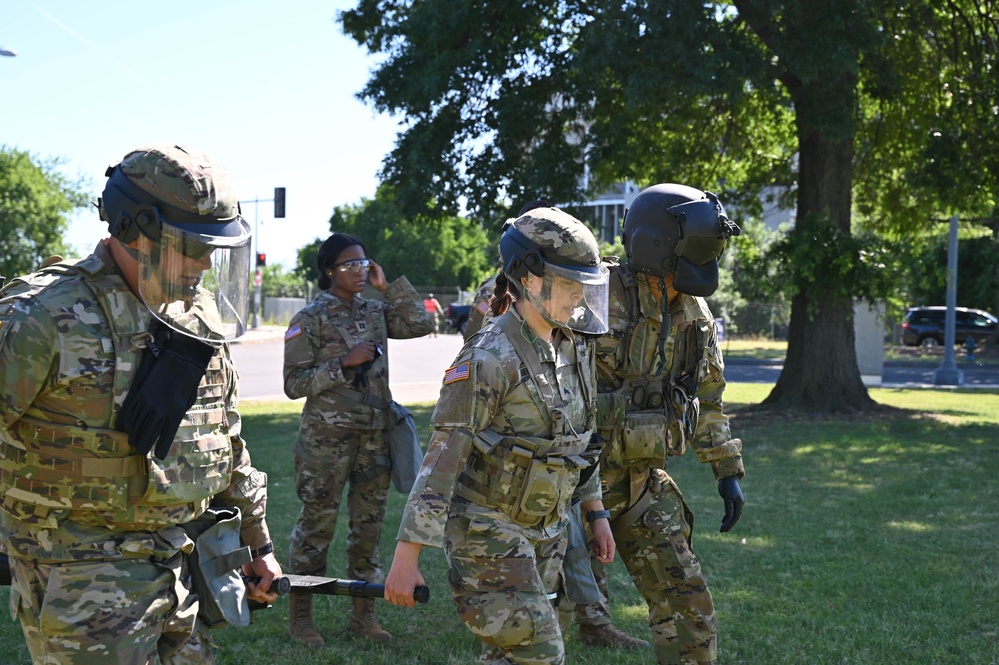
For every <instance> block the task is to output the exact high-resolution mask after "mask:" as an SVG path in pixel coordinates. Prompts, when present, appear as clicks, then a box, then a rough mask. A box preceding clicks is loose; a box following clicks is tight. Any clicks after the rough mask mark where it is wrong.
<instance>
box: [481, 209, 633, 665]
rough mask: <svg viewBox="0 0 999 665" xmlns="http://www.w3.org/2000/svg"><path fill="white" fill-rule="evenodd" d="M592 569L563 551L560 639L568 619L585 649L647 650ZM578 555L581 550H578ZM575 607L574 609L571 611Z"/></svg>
mask: <svg viewBox="0 0 999 665" xmlns="http://www.w3.org/2000/svg"><path fill="white" fill-rule="evenodd" d="M553 207H554V206H553V205H552V204H551V203H550V202H548V201H546V200H544V199H539V200H537V201H531V202H529V203H527V204H525V205H524V206H523V207H522V208H521V209H520V214H521V215H523V214H524V213H527V212H530V211H531V210H536V209H538V208H553ZM513 221H514V218H510V219H507V220H506V221H505V222H504V223H503V228H504V229H506V227H507V226H508V225H509V224H511V223H512V222H513ZM501 272H502V271H500V272H497V273H496V274H494V275H492V276H491V277H489V279H487V280H486V281H485V282H483V283H482V284H481V285H480V286H479V290H478V291H477V292H476V293H475V297H474V298H473V299H472V309H471V310H470V311H469V314H468V321H467V323H466V324H465V339H466V340H468V339H471V337H472V336H473V335H474V334H475V333H477V332H478V331H479V330H481V329H482V327H483V326H484V325H485V324H486V323H488V322H489V321H490V319H491V318H492V313H491V312H490V310H489V303H490V301H491V300H492V297H493V290H494V289H495V288H496V278H497V277H498V276H499V275H500V274H501ZM573 510H575V511H576V512H577V515H576V516H575V519H576V520H577V524H581V523H582V516H580V515H578V512H579V510H580V508H579V504H578V502H576V503H575V506H574V508H573ZM589 551H590V554H591V556H590V557H589V558H590V562H591V566H592V570H586V566H585V565H583V564H582V563H580V564H579V565H571V561H570V559H571V557H572V556H574V555H573V554H571V553H570V552H569V551H567V559H566V565H565V566H564V567H563V577H564V581H565V583H566V587H565V588H566V591H567V593H566V594H565V595H564V596H563V598H562V599H561V602H560V603H559V622H560V624H561V628H562V633H563V636H564V635H565V633H566V631H567V630H568V628H569V626H570V623H571V621H572V617H573V616H575V618H576V622H577V623H578V624H579V627H580V639H581V641H582V642H583V643H584V644H586V645H587V646H599V647H614V648H618V649H647V648H648V646H649V643H648V642H646V641H645V640H641V639H638V638H636V637H632V636H631V635H628V634H627V633H625V632H624V631H623V630H621V629H620V628H618V627H617V626H615V625H614V624H613V622H612V621H611V617H610V614H609V613H608V612H607V611H606V610H607V605H608V602H609V599H608V591H607V573H606V571H605V570H604V566H603V564H602V563H600V561H599V560H597V558H596V556H595V555H593V554H592V553H593V550H592V549H591V550H589ZM580 552H582V550H580ZM574 588H575V589H577V591H578V592H579V593H580V594H581V595H582V596H588V597H590V598H592V597H600V598H601V602H597V603H590V602H589V601H590V598H587V600H586V601H583V600H579V603H580V604H578V605H577V604H575V602H574V601H576V599H575V598H573V597H572V595H573V594H571V593H568V591H569V590H571V589H574ZM575 607H578V610H577V611H575V612H574V609H573V608H575Z"/></svg>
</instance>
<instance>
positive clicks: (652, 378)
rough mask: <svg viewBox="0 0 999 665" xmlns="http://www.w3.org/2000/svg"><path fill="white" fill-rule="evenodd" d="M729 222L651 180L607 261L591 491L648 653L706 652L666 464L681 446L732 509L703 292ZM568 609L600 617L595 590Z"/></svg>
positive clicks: (718, 370) (709, 612) (698, 655)
mask: <svg viewBox="0 0 999 665" xmlns="http://www.w3.org/2000/svg"><path fill="white" fill-rule="evenodd" d="M739 233H740V230H739V227H738V226H737V225H736V224H735V223H734V222H732V221H731V220H729V218H728V216H727V215H726V214H725V209H724V208H723V207H722V205H721V203H720V202H719V201H718V198H717V197H716V196H714V195H713V194H711V193H710V192H702V191H701V190H698V189H695V188H692V187H687V186H684V185H677V184H660V185H654V186H652V187H649V188H648V189H645V190H643V191H642V192H641V193H640V194H639V195H638V197H637V198H636V199H635V200H634V202H633V203H632V205H631V206H630V207H629V209H628V210H627V212H626V215H625V219H624V230H623V234H622V236H623V237H622V240H623V244H624V248H625V252H626V254H627V258H626V259H625V261H624V262H611V267H610V271H611V278H610V295H609V298H608V300H609V314H608V325H609V330H608V332H607V333H606V334H604V335H603V336H601V337H600V338H599V339H598V341H597V357H596V360H597V383H598V392H599V395H598V397H597V409H598V419H597V422H598V423H599V431H600V434H601V435H602V436H603V437H604V439H605V440H606V443H605V445H604V450H603V454H602V456H601V460H600V469H601V485H602V494H603V503H604V506H605V507H606V508H607V509H608V510H609V511H610V519H611V529H612V531H613V533H614V539H615V541H616V543H617V545H618V551H619V552H620V554H621V556H622V558H623V559H624V561H625V564H626V565H627V567H628V570H629V572H630V573H631V576H632V579H634V580H635V583H636V586H637V588H638V590H639V591H640V592H641V593H642V595H643V596H644V597H645V600H646V603H647V604H648V606H649V626H650V628H651V629H652V642H653V648H654V649H655V654H656V659H657V661H658V662H659V663H661V664H679V663H699V664H705V663H714V662H715V661H716V658H717V637H716V635H717V630H716V623H715V615H714V604H713V601H712V598H711V593H710V591H709V590H708V586H707V582H706V581H705V579H704V577H703V575H702V573H701V567H700V563H699V561H698V559H697V557H696V556H695V555H694V553H693V551H692V549H691V532H692V528H693V514H692V513H691V512H690V509H689V508H688V506H687V504H686V503H685V502H684V500H683V496H682V494H681V493H680V490H679V489H678V488H677V485H676V483H675V482H674V481H673V479H672V478H671V477H670V475H669V474H668V473H667V471H666V468H667V460H668V459H669V458H670V457H672V456H674V455H681V454H683V452H684V450H685V448H686V446H688V445H689V446H690V447H691V448H693V450H694V452H695V453H696V455H697V457H698V459H699V460H700V461H702V462H706V463H708V464H710V465H711V467H712V470H713V472H714V475H715V478H716V479H717V481H718V492H719V494H720V495H721V497H722V499H723V500H724V504H725V516H724V518H723V519H722V524H721V531H722V532H726V531H728V530H729V529H731V528H732V527H733V526H734V525H735V523H736V522H737V521H738V520H739V517H740V515H741V513H742V506H743V503H744V500H743V495H742V490H741V488H740V485H739V479H740V478H742V476H743V474H744V472H745V469H744V467H743V462H742V441H740V440H739V439H737V438H733V437H732V433H731V430H730V428H729V423H728V417H727V416H726V415H725V413H724V411H723V408H722V393H723V391H724V388H725V378H724V374H723V373H724V362H723V361H722V355H721V350H720V349H719V347H718V338H717V330H716V325H715V320H714V317H713V316H712V315H711V312H710V311H709V309H708V306H707V304H706V303H705V302H704V299H703V298H704V296H708V295H711V294H712V293H714V291H715V289H716V288H717V286H718V257H719V256H720V255H721V253H722V250H723V249H724V248H725V245H726V243H727V241H728V239H729V238H730V237H731V236H733V235H738V234H739ZM594 568H595V569H597V570H596V571H595V572H597V573H598V578H599V577H600V576H602V574H603V571H601V570H600V566H599V565H595V566H594ZM576 610H577V620H578V621H579V622H580V623H581V624H583V627H585V624H587V623H594V622H595V621H598V620H600V618H601V617H607V616H608V613H607V607H606V602H601V603H597V604H594V605H583V606H577V608H576ZM582 633H583V630H582V628H581V634H582Z"/></svg>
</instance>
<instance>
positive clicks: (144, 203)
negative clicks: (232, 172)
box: [97, 144, 251, 340]
mask: <svg viewBox="0 0 999 665" xmlns="http://www.w3.org/2000/svg"><path fill="white" fill-rule="evenodd" d="M105 175H106V176H107V177H108V181H107V183H106V185H105V187H104V192H103V193H102V195H101V197H100V199H98V203H97V205H98V209H99V210H100V216H101V219H102V220H104V221H106V222H107V223H108V231H109V232H110V234H111V236H112V237H114V238H116V239H118V240H119V241H121V242H122V243H123V244H124V245H126V246H127V247H126V249H127V251H129V253H130V254H131V255H132V256H133V257H134V258H135V259H136V260H137V262H138V264H139V271H138V287H139V295H140V297H141V298H142V301H143V302H144V303H145V304H146V306H147V307H148V308H149V310H150V311H151V312H152V313H153V315H154V316H155V317H156V318H158V319H160V320H161V321H163V322H164V323H166V324H167V325H168V326H170V327H171V328H174V329H176V330H178V331H180V332H183V333H184V334H187V335H191V336H194V337H198V338H204V339H208V340H217V339H220V338H221V339H232V338H234V337H237V336H239V335H241V334H242V333H243V332H244V331H245V329H246V320H247V313H248V310H249V273H250V253H251V246H250V244H251V233H250V225H249V223H247V221H246V220H245V219H243V217H242V215H241V214H240V208H239V199H238V197H237V195H236V190H235V187H234V186H233V184H232V182H231V180H230V178H229V175H228V174H227V173H226V172H225V170H224V169H223V168H222V167H221V166H220V165H219V164H217V163H215V162H214V161H213V160H212V159H211V158H210V157H208V156H207V155H204V154H202V153H198V152H194V151H191V150H189V149H188V148H186V147H184V146H179V145H170V144H164V145H155V146H150V147H145V148H140V149H138V150H133V151H131V152H129V153H128V154H127V155H125V157H124V158H123V159H122V160H121V161H120V162H118V163H117V164H112V165H111V166H109V167H108V169H107V171H106V172H105ZM193 319H197V321H196V322H193V321H192V320H193Z"/></svg>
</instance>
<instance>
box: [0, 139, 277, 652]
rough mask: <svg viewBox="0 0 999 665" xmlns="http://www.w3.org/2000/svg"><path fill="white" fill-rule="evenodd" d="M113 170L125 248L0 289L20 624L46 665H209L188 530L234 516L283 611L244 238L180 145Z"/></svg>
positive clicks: (108, 194)
mask: <svg viewBox="0 0 999 665" xmlns="http://www.w3.org/2000/svg"><path fill="white" fill-rule="evenodd" d="M107 175H108V182H107V185H106V187H105V189H104V192H103V195H102V197H101V199H100V200H99V202H98V207H99V209H100V214H101V218H102V219H103V220H104V221H106V222H108V225H109V230H110V235H111V237H109V238H106V239H104V240H102V241H101V242H100V243H99V244H98V245H97V248H96V249H95V250H94V253H93V254H91V255H90V256H88V257H86V258H84V259H82V260H79V261H61V260H56V261H55V262H46V267H44V268H43V269H42V270H40V271H39V272H36V273H34V274H31V275H28V276H25V277H21V278H18V279H14V280H13V281H11V282H10V283H9V284H7V286H6V288H5V289H4V290H3V291H0V385H3V387H4V389H3V393H2V395H0V450H2V453H0V488H2V489H3V495H4V498H3V502H2V504H0V534H2V537H3V543H4V545H5V547H6V550H7V552H8V553H9V555H10V561H11V569H12V574H13V582H12V588H11V595H10V598H11V613H12V615H13V616H15V617H17V618H18V619H19V620H20V623H21V626H22V629H23V631H24V636H25V640H26V642H27V646H28V650H29V652H30V653H31V658H32V661H33V662H35V663H74V664H98V663H161V662H162V663H211V662H213V657H212V653H211V651H210V649H209V644H210V642H209V639H208V637H207V635H206V634H205V632H204V624H203V623H202V621H200V620H199V619H198V613H199V609H203V608H202V606H203V605H206V604H207V600H206V599H205V598H198V596H197V594H196V593H194V592H193V591H192V590H191V580H190V575H189V572H190V569H189V566H188V563H189V562H188V560H187V557H186V555H187V554H190V553H191V551H192V549H193V547H194V542H193V540H192V537H191V534H192V533H194V532H193V531H192V524H193V523H194V521H195V520H196V519H197V518H199V517H202V516H209V515H213V514H214V512H215V511H216V509H228V510H229V512H234V511H232V510H231V509H233V508H238V509H239V510H240V512H241V513H242V523H241V527H240V529H241V530H240V536H241V539H242V542H243V543H244V544H245V545H246V546H248V547H249V548H250V549H251V550H252V553H251V552H249V551H246V550H242V552H243V553H244V554H245V557H246V558H245V559H244V561H246V562H247V563H246V565H244V567H243V570H244V572H246V573H247V574H250V575H254V576H257V577H260V578H261V581H260V583H259V584H258V585H253V584H248V585H247V588H248V590H249V597H250V598H252V599H254V600H258V601H261V602H270V601H273V600H274V599H275V598H276V594H273V593H270V592H269V591H268V589H269V586H270V582H271V580H273V579H274V577H275V576H277V575H280V566H279V565H278V563H277V561H276V560H275V558H274V555H273V553H272V551H273V545H272V544H271V541H270V537H269V534H268V530H267V525H266V522H265V517H264V509H265V505H266V498H267V492H266V486H267V477H266V475H265V474H264V473H262V472H260V471H258V470H256V469H254V468H253V466H251V463H250V457H249V454H248V452H247V450H246V447H245V444H244V441H243V438H242V436H241V431H240V417H239V413H238V412H237V411H236V403H237V392H236V371H235V368H234V367H233V364H232V360H231V358H230V355H229V347H228V344H226V340H227V339H231V338H232V337H234V336H236V335H238V334H240V333H241V332H242V331H243V327H244V325H245V321H246V312H247V308H248V298H247V292H248V284H247V279H246V275H247V274H248V272H249V258H250V227H249V224H247V222H246V221H245V220H243V218H242V217H241V216H240V215H239V204H238V199H237V196H236V192H235V189H234V188H233V187H232V185H231V183H230V181H229V179H228V176H227V175H226V173H225V172H224V171H223V170H222V169H221V167H219V166H218V165H217V164H214V163H213V162H212V161H211V159H209V158H208V157H206V156H204V155H201V154H198V153H194V152H191V151H189V150H187V149H185V148H183V147H180V146H173V145H161V146H154V147H150V148H143V149H140V150H136V151H133V152H130V153H129V154H128V155H126V156H125V157H124V159H123V160H122V161H121V162H120V163H118V164H116V165H113V166H111V167H109V169H108V171H107ZM216 303H218V305H217V304H216ZM236 523H237V522H233V524H236ZM251 557H252V561H251V560H250V559H251ZM237 595H238V592H237ZM237 602H240V601H239V600H237ZM246 619H247V621H248V619H249V616H248V614H247V615H246Z"/></svg>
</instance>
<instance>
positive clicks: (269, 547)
mask: <svg viewBox="0 0 999 665" xmlns="http://www.w3.org/2000/svg"><path fill="white" fill-rule="evenodd" d="M273 551H274V543H273V542H272V541H268V542H266V543H264V544H263V545H261V546H260V548H258V549H255V550H250V558H251V559H256V558H257V557H258V556H264V555H265V554H270V553H271V552H273Z"/></svg>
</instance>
